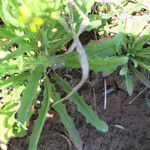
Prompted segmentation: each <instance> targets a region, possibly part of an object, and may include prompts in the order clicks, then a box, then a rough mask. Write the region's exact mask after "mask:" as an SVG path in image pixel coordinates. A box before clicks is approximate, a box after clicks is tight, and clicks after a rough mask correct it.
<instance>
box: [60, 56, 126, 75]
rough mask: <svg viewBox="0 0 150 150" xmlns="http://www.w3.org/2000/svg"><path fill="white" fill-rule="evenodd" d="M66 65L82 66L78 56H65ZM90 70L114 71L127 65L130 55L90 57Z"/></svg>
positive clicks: (72, 66)
mask: <svg viewBox="0 0 150 150" xmlns="http://www.w3.org/2000/svg"><path fill="white" fill-rule="evenodd" d="M63 59H64V66H65V67H67V68H80V67H81V66H80V64H79V62H78V58H77V56H73V55H72V56H71V57H70V56H69V55H68V56H65V57H64V58H63ZM88 62H89V67H90V70H93V71H95V72H100V71H102V72H106V73H111V72H113V71H114V70H115V69H116V68H117V67H118V66H120V65H125V64H126V63H127V62H128V57H125V56H122V57H121V56H120V57H117V56H114V57H107V58H101V57H95V58H93V59H90V58H88Z"/></svg>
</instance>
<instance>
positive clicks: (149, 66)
mask: <svg viewBox="0 0 150 150" xmlns="http://www.w3.org/2000/svg"><path fill="white" fill-rule="evenodd" d="M137 62H138V64H139V65H140V66H141V67H143V68H144V69H146V70H148V71H150V63H149V62H148V61H147V60H145V61H144V60H143V61H141V60H137Z"/></svg>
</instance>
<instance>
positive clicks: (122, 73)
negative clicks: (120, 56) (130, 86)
mask: <svg viewBox="0 0 150 150" xmlns="http://www.w3.org/2000/svg"><path fill="white" fill-rule="evenodd" d="M127 73H128V67H127V66H126V65H125V66H124V67H123V68H122V69H121V70H120V72H119V75H120V76H123V75H126V74H127Z"/></svg>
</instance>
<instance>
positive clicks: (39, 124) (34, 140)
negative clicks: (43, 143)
mask: <svg viewBox="0 0 150 150" xmlns="http://www.w3.org/2000/svg"><path fill="white" fill-rule="evenodd" d="M44 87H45V89H44V99H43V101H42V103H41V108H40V110H39V115H38V118H37V120H36V122H35V125H34V127H33V131H32V134H31V136H30V142H29V150H36V149H37V145H38V141H39V138H40V134H41V132H42V128H43V125H44V122H45V119H46V113H47V112H48V110H49V105H50V97H51V93H50V88H51V85H50V83H49V80H48V78H46V79H45V81H44Z"/></svg>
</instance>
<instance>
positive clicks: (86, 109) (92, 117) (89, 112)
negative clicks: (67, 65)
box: [52, 75, 108, 132]
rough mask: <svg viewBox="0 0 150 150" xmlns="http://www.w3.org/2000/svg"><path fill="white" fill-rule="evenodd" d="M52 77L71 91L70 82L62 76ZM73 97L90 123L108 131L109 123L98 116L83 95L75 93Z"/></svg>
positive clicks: (63, 87)
mask: <svg viewBox="0 0 150 150" xmlns="http://www.w3.org/2000/svg"><path fill="white" fill-rule="evenodd" d="M52 78H53V79H54V80H55V81H56V83H57V84H58V85H59V86H61V87H62V89H63V90H64V91H65V92H67V93H69V92H70V91H71V90H72V87H71V86H69V85H68V83H67V82H66V81H65V80H64V79H62V78H60V77H59V76H57V75H55V76H53V77H52ZM71 99H72V102H73V103H74V104H75V105H76V106H77V108H78V111H79V112H81V113H82V114H83V115H84V116H85V118H86V120H87V122H88V123H90V124H91V125H93V126H94V127H95V128H96V129H97V130H99V131H103V132H106V131H108V126H107V124H106V123H105V122H104V121H102V120H101V119H99V118H98V116H97V115H96V113H95V112H94V111H93V109H92V108H91V106H88V105H87V104H86V103H85V101H84V99H83V98H82V97H81V96H79V94H77V93H74V94H73V95H72V96H71Z"/></svg>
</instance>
